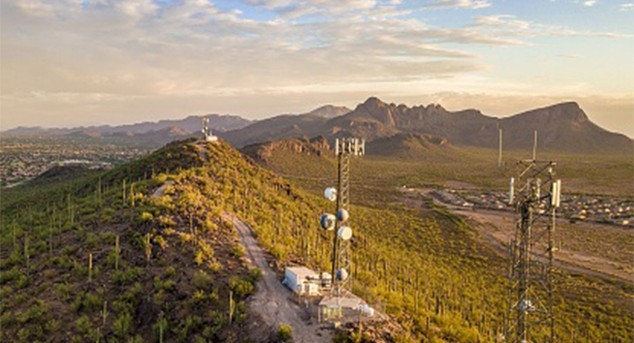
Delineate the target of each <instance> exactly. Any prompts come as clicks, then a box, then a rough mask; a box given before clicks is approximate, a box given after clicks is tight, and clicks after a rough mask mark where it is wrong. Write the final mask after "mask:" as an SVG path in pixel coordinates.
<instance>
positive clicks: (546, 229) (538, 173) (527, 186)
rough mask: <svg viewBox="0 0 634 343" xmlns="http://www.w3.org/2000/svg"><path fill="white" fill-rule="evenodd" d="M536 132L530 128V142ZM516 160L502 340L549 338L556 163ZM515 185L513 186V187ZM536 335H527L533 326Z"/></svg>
mask: <svg viewBox="0 0 634 343" xmlns="http://www.w3.org/2000/svg"><path fill="white" fill-rule="evenodd" d="M536 138H537V132H536V131H535V141H536ZM536 145H537V144H536V142H535V143H534V145H533V159H529V160H522V161H519V162H518V167H519V173H518V175H517V178H511V180H510V188H509V204H511V205H513V206H514V207H515V211H516V213H517V220H516V222H515V235H514V238H512V239H511V242H510V245H509V254H510V258H511V259H510V267H509V281H510V287H509V303H508V309H507V310H508V312H507V316H506V323H505V338H506V341H507V342H512V343H527V342H531V341H533V342H536V341H539V342H554V341H555V314H554V311H553V307H554V299H553V293H554V289H553V280H552V273H553V259H554V253H555V245H554V237H553V234H554V232H555V226H556V211H557V208H558V207H559V205H560V198H561V180H558V179H556V178H555V167H556V165H557V164H556V162H554V161H538V160H536V159H535V154H536V151H535V150H536ZM516 185H517V190H516V189H515V188H516V187H515V186H516ZM537 328H541V329H542V330H540V331H541V333H540V336H539V337H534V338H533V336H531V334H533V333H535V331H534V330H535V329H537Z"/></svg>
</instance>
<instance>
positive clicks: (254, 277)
mask: <svg viewBox="0 0 634 343" xmlns="http://www.w3.org/2000/svg"><path fill="white" fill-rule="evenodd" d="M261 279H262V269H259V268H253V269H250V270H249V281H251V283H252V284H254V285H255V284H256V283H258V281H260V280H261Z"/></svg>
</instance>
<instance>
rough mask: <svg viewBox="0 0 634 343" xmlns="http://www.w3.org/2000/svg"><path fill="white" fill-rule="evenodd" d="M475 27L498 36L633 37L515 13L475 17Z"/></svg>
mask: <svg viewBox="0 0 634 343" xmlns="http://www.w3.org/2000/svg"><path fill="white" fill-rule="evenodd" d="M474 27H475V28H482V29H484V30H486V32H489V34H494V35H496V37H500V36H502V37H539V36H551V37H601V38H612V39H618V38H633V37H634V35H632V34H625V33H615V32H601V31H577V30H573V29H571V28H569V27H566V26H563V25H551V24H542V23H537V22H532V21H527V20H522V19H518V18H517V17H515V16H514V15H507V14H498V15H491V16H481V17H475V19H474Z"/></svg>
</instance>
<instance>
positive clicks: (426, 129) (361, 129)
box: [222, 97, 633, 153]
mask: <svg viewBox="0 0 634 343" xmlns="http://www.w3.org/2000/svg"><path fill="white" fill-rule="evenodd" d="M500 128H501V129H502V133H503V144H504V149H511V150H514V149H531V147H532V144H533V135H534V131H535V130H537V132H538V147H539V149H540V150H546V151H562V152H574V153H608V152H612V153H614V152H617V153H618V152H629V151H631V150H632V148H633V144H632V139H630V138H628V137H627V136H625V135H622V134H618V133H613V132H609V131H607V130H605V129H602V128H601V127H599V126H598V125H596V124H594V123H593V122H592V121H590V119H589V118H588V116H587V115H586V113H585V112H584V111H583V110H582V109H581V108H580V107H579V105H578V104H577V103H574V102H566V103H560V104H556V105H552V106H548V107H544V108H538V109H535V110H530V111H527V112H523V113H519V114H516V115H513V116H510V117H506V118H495V117H491V116H487V115H484V114H483V113H482V112H480V111H479V110H475V109H467V110H462V111H456V112H451V111H448V110H446V109H445V108H443V107H442V106H441V105H438V104H431V105H428V106H414V107H408V106H406V105H402V104H401V105H396V104H387V103H385V102H383V101H381V100H379V99H378V98H375V97H371V98H369V99H367V100H366V101H365V102H364V103H362V104H359V105H358V106H357V107H356V108H355V109H354V110H352V111H350V112H348V113H346V114H344V115H341V116H337V117H333V118H330V119H328V118H323V117H318V116H314V115H311V114H310V113H309V114H305V115H300V116H277V117H273V118H269V119H265V120H262V121H259V122H257V123H254V124H251V125H249V126H246V127H244V128H242V129H238V130H233V131H229V132H225V133H223V134H222V136H223V137H224V138H225V139H227V140H228V141H229V142H230V143H231V144H232V145H234V146H237V147H243V146H246V145H249V144H254V143H260V142H264V141H271V140H278V139H283V138H291V137H305V138H309V137H315V136H323V137H325V138H326V139H327V140H328V141H329V142H331V143H332V142H333V141H334V139H335V138H339V137H345V136H355V137H360V138H364V139H366V140H367V141H368V142H376V143H375V144H374V145H377V144H378V142H379V141H378V140H383V139H385V138H389V137H392V139H391V140H387V141H386V142H390V144H392V145H394V144H395V143H394V141H395V140H404V139H409V140H411V139H412V138H413V137H414V136H412V135H423V136H422V137H428V138H429V137H435V138H433V139H432V140H439V139H440V140H447V141H448V142H450V143H451V144H454V145H463V146H475V147H483V148H497V146H498V134H499V131H498V129H500ZM407 134H412V135H407Z"/></svg>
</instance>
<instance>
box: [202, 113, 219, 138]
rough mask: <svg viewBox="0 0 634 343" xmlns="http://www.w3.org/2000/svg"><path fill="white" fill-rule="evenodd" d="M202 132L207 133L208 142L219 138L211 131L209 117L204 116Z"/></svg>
mask: <svg viewBox="0 0 634 343" xmlns="http://www.w3.org/2000/svg"><path fill="white" fill-rule="evenodd" d="M202 133H203V135H205V141H207V142H216V141H217V140H218V137H216V136H214V135H213V134H212V133H211V129H210V128H209V118H203V129H202Z"/></svg>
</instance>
